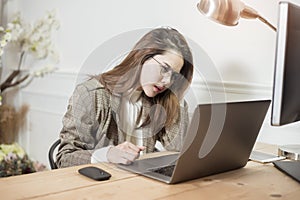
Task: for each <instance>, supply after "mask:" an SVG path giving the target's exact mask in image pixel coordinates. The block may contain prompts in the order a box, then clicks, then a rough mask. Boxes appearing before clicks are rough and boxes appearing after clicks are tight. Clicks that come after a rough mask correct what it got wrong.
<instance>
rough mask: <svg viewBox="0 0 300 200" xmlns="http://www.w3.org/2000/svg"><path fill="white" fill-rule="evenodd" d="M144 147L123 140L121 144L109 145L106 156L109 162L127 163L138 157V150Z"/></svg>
mask: <svg viewBox="0 0 300 200" xmlns="http://www.w3.org/2000/svg"><path fill="white" fill-rule="evenodd" d="M144 149H145V147H144V146H142V147H138V146H136V145H134V144H132V143H130V142H123V143H122V144H119V145H117V146H113V147H111V148H110V149H109V150H108V152H107V155H106V157H107V160H108V161H109V162H111V163H121V164H125V165H129V164H131V163H132V162H133V161H135V160H136V159H137V158H138V157H139V155H140V151H143V150H144Z"/></svg>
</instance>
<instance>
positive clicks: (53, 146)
mask: <svg viewBox="0 0 300 200" xmlns="http://www.w3.org/2000/svg"><path fill="white" fill-rule="evenodd" d="M59 144H60V139H58V140H56V141H55V142H54V143H53V144H52V145H51V147H50V149H49V152H48V158H49V163H50V167H51V169H57V165H56V163H55V161H54V157H55V155H53V154H54V150H55V149H56V147H58V146H59Z"/></svg>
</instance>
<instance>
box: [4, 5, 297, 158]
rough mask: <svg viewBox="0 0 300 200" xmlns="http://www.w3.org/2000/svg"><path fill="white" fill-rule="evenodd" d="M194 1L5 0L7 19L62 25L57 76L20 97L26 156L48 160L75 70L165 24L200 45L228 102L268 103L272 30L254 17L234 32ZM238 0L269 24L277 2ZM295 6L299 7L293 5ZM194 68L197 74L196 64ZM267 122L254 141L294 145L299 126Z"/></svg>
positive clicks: (35, 84) (37, 82)
mask: <svg viewBox="0 0 300 200" xmlns="http://www.w3.org/2000/svg"><path fill="white" fill-rule="evenodd" d="M197 2H198V0H184V1H183V0H181V1H179V0H152V1H141V0H130V1H116V0H112V1H99V0H76V1H72V0H51V1H39V0H11V1H9V2H8V11H9V12H8V13H9V14H12V13H13V12H14V11H15V10H18V9H19V10H21V12H22V15H23V16H24V18H25V19H26V20H29V21H30V20H35V19H37V18H39V17H41V16H43V15H44V13H45V11H47V10H52V9H56V10H57V13H58V16H59V20H60V22H61V28H60V30H59V33H58V34H57V41H56V44H57V47H58V49H59V52H60V55H61V61H60V63H59V65H58V66H59V71H57V72H56V73H54V74H52V75H50V76H47V77H45V78H43V79H36V80H35V81H34V82H33V84H32V85H30V86H29V87H27V88H25V89H23V90H22V92H21V100H22V101H23V102H26V103H29V104H30V106H31V109H30V112H29V124H28V127H29V129H28V132H26V133H24V134H23V135H22V137H21V138H20V142H21V143H22V144H23V146H25V147H26V149H27V151H28V152H29V154H30V155H31V156H32V157H33V158H35V159H38V160H40V161H42V162H44V163H47V155H46V154H47V151H48V147H49V145H50V144H51V143H52V142H53V141H54V140H55V139H56V138H57V137H58V134H59V131H60V129H61V118H62V116H63V114H64V112H65V110H66V106H67V100H68V98H69V96H70V95H71V93H72V91H73V89H74V84H75V83H76V80H77V73H78V72H79V71H80V69H81V67H82V65H83V64H84V62H85V61H86V59H87V58H88V56H89V55H90V54H91V53H92V52H93V51H94V50H95V49H96V48H97V47H99V46H101V45H102V44H103V43H104V42H106V41H108V40H109V39H110V38H112V37H114V36H117V35H120V34H121V33H126V32H128V31H132V30H137V29H145V28H153V27H158V26H172V27H174V28H176V29H178V30H179V31H180V32H182V33H183V34H184V35H185V36H186V37H188V38H189V39H190V40H192V41H194V42H195V43H197V44H198V45H200V46H201V47H202V49H203V50H204V51H205V52H206V53H207V54H208V55H209V57H210V58H211V60H212V63H213V64H214V67H215V69H216V71H217V72H218V73H219V75H220V78H221V79H222V80H223V83H224V84H225V87H226V89H227V91H228V94H227V97H226V98H227V100H241V99H265V98H269V99H270V98H271V89H272V79H273V65H274V50H275V39H276V33H275V32H274V31H273V30H271V29H270V28H269V27H267V26H266V25H265V24H263V23H261V22H260V21H257V20H241V21H240V23H239V25H238V26H236V27H226V26H223V25H219V24H216V23H214V22H212V21H210V20H209V19H207V18H205V17H204V16H202V15H201V14H200V13H199V12H198V10H197V8H196V4H197ZM244 2H245V3H246V4H248V5H250V6H252V7H253V8H255V9H256V10H257V11H258V12H259V13H260V14H262V15H263V16H264V17H265V18H266V19H268V20H269V21H270V22H271V23H272V24H274V25H275V26H276V23H277V10H278V4H277V2H278V1H277V0H276V1H261V0H252V1H250V0H245V1H244ZM294 2H297V3H299V4H300V0H294ZM194 57H195V59H198V60H199V59H200V58H199V56H198V55H194ZM100 59H101V58H100ZM200 60H201V59H200ZM196 65H197V66H196V67H197V68H198V69H199V70H200V71H201V70H202V69H201V62H200V61H199V63H196ZM99 69H103V68H99ZM99 71H101V70H99ZM210 81H211V82H212V83H214V82H215V83H216V88H215V89H214V90H215V91H216V92H218V91H220V89H222V88H219V86H218V83H217V82H218V80H210ZM194 84H195V87H196V88H197V87H199V88H201V86H200V85H199V80H195V83H194ZM199 91H200V92H201V91H202V90H199ZM269 121H270V120H269V114H268V117H267V118H266V121H265V123H264V126H263V129H262V131H261V133H260V135H259V141H263V142H267V143H275V144H284V143H292V142H297V143H300V135H299V134H297V130H298V132H299V125H297V124H296V125H292V126H291V128H290V127H287V128H286V127H283V128H282V127H281V128H274V127H270V125H269ZM295 126H296V128H294V127H295ZM297 126H298V127H297ZM283 132H284V133H283Z"/></svg>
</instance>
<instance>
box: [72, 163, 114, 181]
mask: <svg viewBox="0 0 300 200" xmlns="http://www.w3.org/2000/svg"><path fill="white" fill-rule="evenodd" d="M78 172H79V174H81V175H83V176H86V177H88V178H91V179H93V180H96V181H104V180H108V179H109V178H110V177H111V174H110V173H108V172H107V171H104V170H103V169H100V168H98V167H92V166H91V167H84V168H81V169H79V170H78Z"/></svg>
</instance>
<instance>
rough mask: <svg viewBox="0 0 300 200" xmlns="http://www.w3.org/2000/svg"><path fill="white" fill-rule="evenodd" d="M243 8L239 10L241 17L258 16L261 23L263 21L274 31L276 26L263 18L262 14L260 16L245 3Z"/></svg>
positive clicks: (251, 17)
mask: <svg viewBox="0 0 300 200" xmlns="http://www.w3.org/2000/svg"><path fill="white" fill-rule="evenodd" d="M243 6H244V9H243V10H242V11H241V13H240V15H241V17H242V18H245V19H255V18H258V19H259V20H260V21H262V22H263V23H265V24H266V25H268V26H269V27H270V28H271V29H273V30H274V31H276V28H275V27H274V26H273V25H272V24H271V23H270V22H268V21H267V20H266V19H265V18H263V17H262V16H260V15H259V14H258V12H257V11H256V10H254V9H253V8H251V7H249V6H247V5H245V4H244V5H243Z"/></svg>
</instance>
